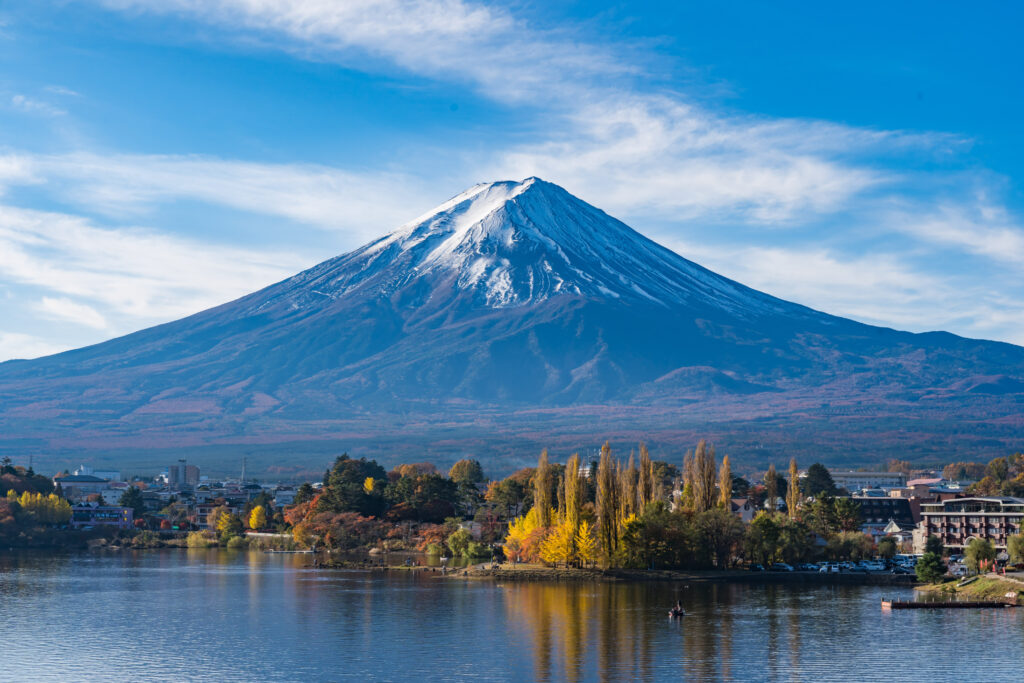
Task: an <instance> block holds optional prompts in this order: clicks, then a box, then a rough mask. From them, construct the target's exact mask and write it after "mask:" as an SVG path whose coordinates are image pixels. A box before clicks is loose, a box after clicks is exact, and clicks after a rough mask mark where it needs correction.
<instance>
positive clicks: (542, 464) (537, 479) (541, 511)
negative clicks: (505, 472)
mask: <svg viewBox="0 0 1024 683" xmlns="http://www.w3.org/2000/svg"><path fill="white" fill-rule="evenodd" d="M533 507H534V508H536V510H537V526H541V527H549V526H551V467H550V466H549V465H548V449H546V448H545V449H544V450H543V451H541V454H540V459H539V460H538V461H537V471H536V472H535V473H534V475H533Z"/></svg>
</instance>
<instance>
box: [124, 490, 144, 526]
mask: <svg viewBox="0 0 1024 683" xmlns="http://www.w3.org/2000/svg"><path fill="white" fill-rule="evenodd" d="M117 504H118V505H120V506H121V507H125V508H131V509H132V515H133V516H134V517H135V519H141V518H142V516H143V515H144V514H146V501H144V500H143V499H142V491H140V490H139V488H138V487H137V486H129V487H128V488H127V489H125V491H124V493H122V494H121V497H120V498H119V499H118V500H117Z"/></svg>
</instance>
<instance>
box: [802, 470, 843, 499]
mask: <svg viewBox="0 0 1024 683" xmlns="http://www.w3.org/2000/svg"><path fill="white" fill-rule="evenodd" d="M803 486H804V495H807V496H812V497H815V498H817V497H819V496H822V495H830V496H834V495H836V493H838V490H837V489H836V483H835V481H833V480H832V473H831V472H829V471H828V468H826V467H825V466H824V465H822V464H821V463H820V462H816V463H814V464H813V465H811V466H810V467H808V468H807V476H806V477H804V479H803Z"/></svg>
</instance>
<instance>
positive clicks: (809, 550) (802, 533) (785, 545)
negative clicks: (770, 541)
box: [778, 518, 814, 564]
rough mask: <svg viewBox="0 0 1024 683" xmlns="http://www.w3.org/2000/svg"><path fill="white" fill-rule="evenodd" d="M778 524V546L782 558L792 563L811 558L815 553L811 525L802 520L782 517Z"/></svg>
mask: <svg viewBox="0 0 1024 683" xmlns="http://www.w3.org/2000/svg"><path fill="white" fill-rule="evenodd" d="M778 524H779V540H778V548H779V554H780V555H781V556H782V559H783V560H784V561H786V562H789V563H790V564H793V563H795V562H805V561H807V560H809V559H810V558H811V556H812V555H813V554H814V541H813V537H812V535H811V529H810V527H809V526H807V524H805V523H804V522H802V521H799V520H795V519H789V518H782V519H781V520H780V521H779V522H778Z"/></svg>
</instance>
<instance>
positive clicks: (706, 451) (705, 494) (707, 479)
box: [693, 439, 718, 512]
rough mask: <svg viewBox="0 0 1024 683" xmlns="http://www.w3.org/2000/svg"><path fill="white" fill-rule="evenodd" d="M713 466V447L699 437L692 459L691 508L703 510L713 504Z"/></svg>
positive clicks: (716, 476) (715, 470) (715, 471)
mask: <svg viewBox="0 0 1024 683" xmlns="http://www.w3.org/2000/svg"><path fill="white" fill-rule="evenodd" d="M717 470H718V468H717V467H716V466H715V448H714V446H708V445H707V443H706V442H705V441H704V440H703V439H701V441H700V443H698V444H697V453H696V455H695V456H694V459H693V481H694V484H693V509H694V510H695V511H696V512H704V511H705V510H710V509H711V508H713V507H714V506H715V480H716V479H717V478H718V471H717Z"/></svg>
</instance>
